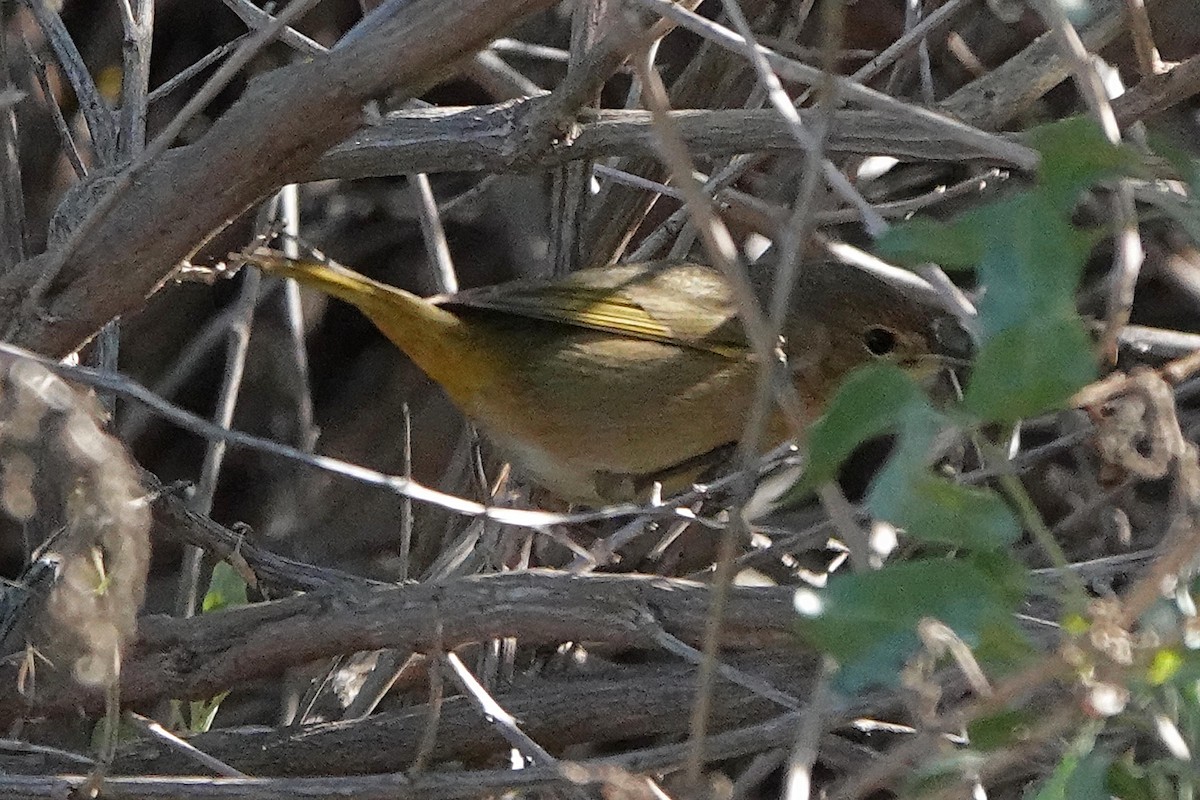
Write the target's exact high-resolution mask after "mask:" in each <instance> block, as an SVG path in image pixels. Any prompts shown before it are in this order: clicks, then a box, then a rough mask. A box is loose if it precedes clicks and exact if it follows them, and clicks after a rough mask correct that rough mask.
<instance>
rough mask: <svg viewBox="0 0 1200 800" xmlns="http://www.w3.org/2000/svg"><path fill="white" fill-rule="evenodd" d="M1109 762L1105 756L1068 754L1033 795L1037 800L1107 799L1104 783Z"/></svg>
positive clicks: (1098, 754)
mask: <svg viewBox="0 0 1200 800" xmlns="http://www.w3.org/2000/svg"><path fill="white" fill-rule="evenodd" d="M1110 762H1111V759H1110V758H1109V757H1108V754H1107V753H1103V752H1099V751H1095V750H1093V751H1090V752H1088V753H1086V754H1084V755H1079V754H1078V753H1075V752H1070V753H1068V754H1067V755H1066V756H1064V757H1063V759H1062V761H1060V762H1058V766H1057V767H1056V768H1055V769H1054V772H1053V773H1052V774H1051V775H1050V777H1049V778H1048V779H1047V780H1046V782H1045V783H1044V784H1043V785H1042V788H1041V789H1039V790H1038V793H1037V794H1036V795H1034V797H1035V798H1036V800H1096V798H1103V797H1107V796H1108V792H1107V791H1106V787H1105V781H1106V779H1107V777H1108V768H1109V764H1110Z"/></svg>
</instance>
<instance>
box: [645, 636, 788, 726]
mask: <svg viewBox="0 0 1200 800" xmlns="http://www.w3.org/2000/svg"><path fill="white" fill-rule="evenodd" d="M655 639H656V640H657V641H658V643H659V645H660V646H661V647H662V648H663V649H664V650H666V651H667V652H668V653H673V654H675V655H677V656H679V657H680V658H682V659H684V660H685V661H687V662H688V663H690V664H695V665H697V666H700V665H702V664H703V663H704V654H703V653H701V652H700V651H699V650H697V649H696V648H694V647H691V646H690V645H688V644H687V643H686V642H681V641H680V640H679V639H677V638H676V637H674V636H672V635H671V634H669V633H667V632H666V631H663V630H658V631H655ZM717 674H719V675H720V676H721V677H722V678H725V679H726V680H728V681H729V682H731V683H735V684H737V685H738V686H741V687H742V688H743V689H748V690H749V691H751V692H754V693H755V694H757V695H759V696H760V697H765V698H766V699H768V700H770V701H771V702H773V703H777V704H778V705H780V706H782V707H783V708H786V709H787V710H788V711H799V710H800V709H801V708H802V707H803V706H802V704H801V702H800V700H799V699H798V698H796V697H793V696H792V695H790V694H788V693H787V692H782V691H780V690H779V689H777V688H776V687H774V686H772V685H771V684H770V683H768V682H767V681H764V680H762V679H761V678H756V677H755V676H753V675H751V674H749V673H747V672H745V671H743V670H740V669H737V668H735V667H731V666H729V665H728V664H723V663H720V662H719V661H718V664H717Z"/></svg>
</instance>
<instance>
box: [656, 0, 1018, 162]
mask: <svg viewBox="0 0 1200 800" xmlns="http://www.w3.org/2000/svg"><path fill="white" fill-rule="evenodd" d="M637 2H638V3H640V4H641V5H644V6H646V7H648V8H652V9H654V10H655V11H656V12H658V13H660V14H662V15H663V16H665V17H667V18H669V19H671V20H674V21H675V22H677V23H679V24H680V25H681V26H682V27H685V28H687V29H688V30H691V31H693V32H694V33H697V34H699V35H700V36H703V37H705V38H706V39H709V40H711V41H712V42H714V43H715V44H718V45H720V46H721V47H724V48H726V49H728V50H730V51H732V52H735V53H738V54H741V53H743V52H744V50H745V48H746V47H747V44H746V42H745V40H744V39H743V38H742V37H741V36H738V35H737V34H736V33H734V32H732V31H730V30H728V29H727V28H724V27H722V26H721V25H717V24H716V23H714V22H711V21H709V20H707V19H705V18H704V17H701V16H700V15H698V14H694V13H692V12H689V11H686V10H685V9H682V8H680V7H679V6H676V5H674V4H672V3H670V2H669V0H637ZM758 51H759V52H760V53H762V55H763V56H764V57H765V58H766V59H767V62H768V63H769V64H770V65H771V68H772V69H774V70H775V71H776V72H777V73H779V75H780V76H782V77H784V78H787V79H789V80H794V81H797V82H800V83H804V84H808V85H816V84H819V83H820V82H821V81H822V80H823V76H824V75H825V72H824V71H822V70H820V69H817V68H815V67H811V66H809V65H807V64H801V63H799V62H797V61H793V60H791V59H788V58H784V57H783V56H781V55H779V54H778V53H775V52H773V51H771V50H767V49H766V48H761V47H760V48H758ZM835 81H836V83H837V89H838V93H839V95H840V96H842V97H843V98H845V99H846V100H847V101H851V102H856V103H860V104H862V105H863V106H865V107H866V108H872V109H875V110H877V111H885V112H889V113H892V114H895V115H896V117H897V118H899V119H904V120H905V121H906V122H907V123H909V124H911V125H915V126H918V127H921V128H924V129H926V130H927V132H928V135H930V136H936V137H938V138H939V139H947V140H949V141H952V142H959V143H964V144H965V143H971V144H972V145H973V146H978V147H981V148H983V149H986V150H989V151H990V152H992V153H993V154H994V155H995V156H996V157H998V158H1003V159H1013V160H1015V161H1017V162H1019V163H1021V168H1022V169H1032V168H1033V167H1034V166H1036V164H1037V156H1036V154H1034V153H1032V152H1028V151H1026V148H1024V147H1022V146H1021V145H1017V144H1015V143H1013V142H1010V141H1008V140H1006V139H1004V138H1002V137H998V136H996V135H994V134H990V133H987V132H985V131H982V130H980V129H978V128H975V127H972V126H970V125H968V124H965V123H963V122H960V121H958V120H956V119H953V118H951V117H948V116H945V115H943V114H939V113H937V112H935V111H930V110H927V109H923V108H920V107H919V106H914V105H911V104H909V103H904V102H902V101H900V100H897V99H896V98H894V97H889V96H888V95H886V94H883V93H881V92H878V91H875V90H874V89H869V88H867V87H866V86H863V85H862V84H861V83H857V82H855V81H853V80H850V79H847V78H842V77H836V78H835Z"/></svg>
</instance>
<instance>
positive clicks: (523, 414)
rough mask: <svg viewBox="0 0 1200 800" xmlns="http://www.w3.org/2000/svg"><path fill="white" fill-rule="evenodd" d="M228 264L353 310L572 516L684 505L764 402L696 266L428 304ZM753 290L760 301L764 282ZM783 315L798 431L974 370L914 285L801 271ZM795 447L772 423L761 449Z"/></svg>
mask: <svg viewBox="0 0 1200 800" xmlns="http://www.w3.org/2000/svg"><path fill="white" fill-rule="evenodd" d="M234 259H235V260H237V261H240V262H241V263H244V264H249V265H252V266H255V267H258V268H259V269H261V270H263V271H264V272H266V273H269V274H273V275H278V276H282V277H286V278H292V279H294V280H296V281H297V282H299V283H300V284H301V285H303V286H307V287H310V288H313V289H316V290H319V291H321V292H323V293H325V294H327V295H329V296H331V297H334V298H337V299H340V300H343V301H345V302H348V303H350V304H352V305H354V306H356V307H357V308H358V309H359V310H360V311H361V312H362V313H363V314H364V315H366V317H367V318H368V319H370V321H371V322H372V323H374V325H375V326H376V327H377V328H378V329H379V330H380V331H381V332H382V333H383V334H384V335H385V336H386V337H387V338H388V339H389V340H390V341H391V342H392V343H393V344H394V345H395V346H396V347H397V348H399V349H400V350H402V351H403V352H404V353H405V354H407V356H408V357H409V358H410V359H411V360H412V361H413V362H415V363H416V365H417V366H418V367H420V368H421V369H422V370H423V371H424V372H425V373H426V374H427V375H429V377H430V378H432V379H433V380H434V381H436V382H437V383H439V384H440V385H441V386H442V388H443V389H444V390H445V392H446V394H447V395H448V396H449V397H450V399H451V400H452V401H453V402H454V403H455V404H456V405H457V406H458V408H459V409H460V410H461V411H462V412H463V413H464V415H465V416H466V417H467V418H468V419H470V420H472V421H473V422H474V423H476V424H477V425H478V426H479V428H480V429H481V430H482V432H483V433H484V434H485V436H486V437H487V438H488V439H489V440H490V441H491V442H492V443H493V444H494V445H495V446H496V447H497V448H498V449H499V452H500V453H501V454H502V455H504V456H505V457H506V458H507V459H508V460H509V461H510V462H511V463H512V464H513V465H514V467H515V468H517V469H518V470H519V471H521V472H522V473H523V474H524V475H526V476H527V477H528V478H529V479H531V480H532V481H533V482H534V483H535V484H537V485H540V486H542V487H543V488H545V489H547V490H549V491H551V492H553V493H554V494H556V495H557V496H559V497H560V498H562V499H563V500H565V501H567V502H570V503H577V504H582V505H586V506H597V505H605V504H611V503H618V502H628V501H639V502H640V501H645V500H646V499H648V498H650V497H652V496H654V495H655V494H656V493H659V494H670V493H673V492H677V491H680V490H683V489H686V488H687V487H688V486H690V485H691V484H692V483H693V482H694V481H696V480H697V479H698V478H700V477H701V476H704V475H705V474H706V473H708V472H710V471H711V470H712V469H713V468H714V466H715V464H716V463H717V462H718V461H719V460H720V458H721V457H722V456H723V455H727V454H728V452H729V450H730V446H731V445H733V444H735V443H736V442H738V441H739V439H740V438H741V436H742V435H743V429H744V427H745V418H746V415H747V412H748V411H749V409H750V408H751V404H752V403H753V402H754V398H755V393H756V391H757V385H758V380H759V374H760V371H759V360H758V358H757V357H756V356H755V354H754V350H753V348H752V347H751V344H750V341H749V339H748V337H747V334H746V331H745V328H744V326H743V324H742V322H741V320H740V318H739V316H738V307H737V303H736V302H735V299H734V294H733V291H732V289H731V286H730V284H729V282H728V281H727V280H726V279H725V277H724V276H723V275H722V273H720V272H719V271H717V270H715V269H713V268H712V267H709V266H706V265H704V264H700V263H696V262H693V261H652V262H645V263H636V264H623V265H618V266H611V267H602V268H591V269H585V270H580V271H578V272H575V273H572V274H569V275H566V276H561V277H552V278H545V279H523V280H514V281H509V282H506V283H501V284H497V285H494V286H488V287H482V288H478V289H469V290H465V291H461V292H457V293H454V294H448V295H440V296H435V297H429V298H421V297H418V296H416V295H414V294H412V293H410V292H407V291H405V290H403V289H398V288H395V287H393V286H389V285H387V284H384V283H381V282H379V281H376V280H372V279H371V278H368V277H366V276H364V275H361V274H359V273H357V272H355V271H353V270H351V269H348V268H346V267H343V266H341V265H338V264H335V263H332V262H328V261H323V260H319V259H316V258H291V257H288V256H286V255H284V254H283V253H281V252H278V251H275V250H270V249H268V248H262V247H260V248H257V249H255V250H254V251H251V252H249V253H245V254H235V256H234ZM755 266H756V267H757V266H758V265H757V264H756V265H755ZM754 274H755V275H756V276H759V277H758V278H756V280H755V282H754V283H755V289H756V291H757V292H758V293H759V295H760V299H766V298H767V296H768V294H769V292H770V286H769V283H768V281H767V280H766V278H765V277H764V276H768V273H767V272H766V271H765V270H762V269H761V268H757V269H756V270H755V272H754ZM914 280H915V279H914ZM793 298H794V301H793V303H792V306H791V308H790V310H789V313H788V315H787V319H786V323H785V325H784V326H783V335H782V337H781V340H780V342H779V345H780V348H781V351H782V354H783V355H784V356H785V357H786V369H787V371H788V374H789V375H790V377H791V379H792V383H793V385H794V386H795V389H796V395H797V397H798V398H799V401H800V402H799V406H800V422H801V423H803V424H809V423H811V422H812V421H813V420H815V419H816V418H817V417H818V416H819V415H820V414H821V413H822V410H823V409H824V407H825V405H826V403H827V402H828V400H829V399H830V397H831V395H832V394H833V393H834V392H835V391H836V389H837V387H838V386H839V385H840V383H841V381H842V380H843V379H844V378H845V377H846V376H847V375H849V374H850V373H851V372H853V371H854V370H855V369H856V368H858V367H862V366H865V365H867V364H871V363H875V362H879V361H890V362H894V363H896V364H897V365H899V366H900V367H902V368H904V369H905V370H907V371H909V372H911V373H913V374H914V375H916V376H917V377H918V378H922V379H927V378H929V377H930V376H932V375H935V374H937V373H938V372H939V371H940V369H941V368H943V367H944V366H945V364H946V363H948V361H949V362H952V361H961V360H962V359H963V358H965V357H966V356H967V355H968V353H969V337H968V336H967V335H966V333H965V331H964V329H963V328H962V326H961V325H959V324H958V322H957V320H956V319H955V317H954V315H953V314H951V313H950V312H949V311H948V310H947V308H946V307H945V306H944V305H942V304H941V303H940V302H939V300H938V298H937V297H936V295H935V294H934V293H933V292H932V290H929V289H928V287H925V289H924V290H922V289H921V288H919V287H918V286H917V285H916V283H914V282H912V281H899V280H896V279H892V278H885V277H883V276H881V275H879V274H875V273H872V272H868V271H866V270H864V269H861V268H858V267H855V266H851V265H847V264H842V263H839V262H818V263H810V264H805V265H803V268H802V269H801V270H800V271H799V277H798V281H797V285H796V288H795V292H794V294H793ZM791 433H792V426H791V425H790V424H789V422H788V420H786V419H785V418H784V417H783V415H782V414H780V413H778V412H776V413H775V414H773V416H772V417H771V418H770V420H769V423H768V425H767V432H766V436H765V438H764V442H763V443H764V445H767V446H773V445H775V444H778V443H779V442H781V441H783V440H786V439H787V438H789V436H790V435H791Z"/></svg>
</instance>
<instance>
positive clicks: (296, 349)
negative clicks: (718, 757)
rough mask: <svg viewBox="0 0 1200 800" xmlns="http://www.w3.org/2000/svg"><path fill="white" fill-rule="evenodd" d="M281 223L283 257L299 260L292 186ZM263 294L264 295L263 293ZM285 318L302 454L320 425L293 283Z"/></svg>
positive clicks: (287, 284)
mask: <svg viewBox="0 0 1200 800" xmlns="http://www.w3.org/2000/svg"><path fill="white" fill-rule="evenodd" d="M278 198H279V208H278V214H279V221H280V222H281V223H282V233H283V237H284V239H283V242H281V245H282V247H283V253H284V255H286V256H288V257H289V258H299V257H300V240H299V236H300V188H299V187H298V186H296V184H294V183H289V184H287V185H286V186H284V187H283V188H282V189H280V190H279V194H278ZM260 294H261V292H260ZM283 314H284V318H285V319H286V321H287V332H288V344H289V345H291V347H290V351H289V355H290V356H291V358H292V364H293V368H294V371H295V390H296V391H295V396H294V398H293V402H294V403H295V405H296V413H295V416H294V419H295V424H296V428H297V430H298V436H297V439H299V445H300V448H301V449H302V450H308V451H310V452H311V451H312V449H313V447H315V446H316V443H317V434H318V430H317V425H316V422H314V420H313V399H312V375H311V373H310V371H309V368H308V349H307V348H306V346H305V342H304V304H303V303H302V302H301V298H300V284H298V283H296V282H295V281H293V280H288V281H284V282H283Z"/></svg>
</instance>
